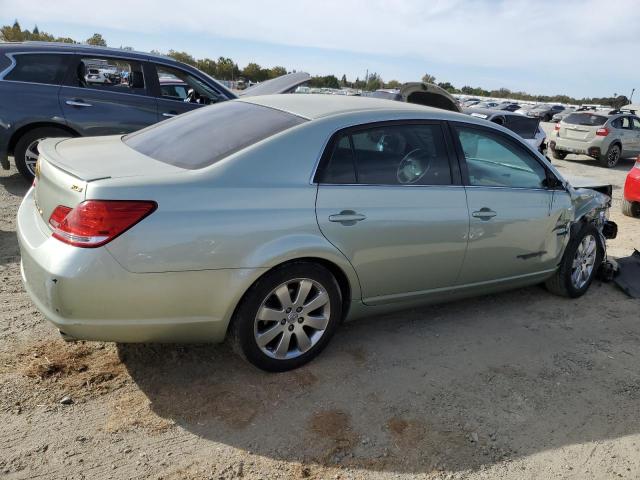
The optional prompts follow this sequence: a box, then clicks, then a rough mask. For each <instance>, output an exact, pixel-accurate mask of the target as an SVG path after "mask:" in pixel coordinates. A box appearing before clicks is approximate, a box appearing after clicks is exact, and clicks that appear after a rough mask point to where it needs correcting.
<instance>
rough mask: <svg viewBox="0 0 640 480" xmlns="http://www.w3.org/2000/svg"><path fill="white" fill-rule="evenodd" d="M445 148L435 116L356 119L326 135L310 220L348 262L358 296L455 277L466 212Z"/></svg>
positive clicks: (380, 297) (426, 288)
mask: <svg viewBox="0 0 640 480" xmlns="http://www.w3.org/2000/svg"><path fill="white" fill-rule="evenodd" d="M449 152H450V149H449V148H448V138H447V137H446V136H445V130H444V129H443V127H442V125H440V124H439V123H398V122H393V123H391V124H386V125H384V126H364V127H359V128H356V129H352V130H348V131H345V132H343V133H340V134H338V135H336V136H335V137H334V139H333V141H332V142H330V145H329V147H328V150H327V152H326V154H325V156H324V157H323V163H322V165H321V168H320V170H319V172H318V176H317V177H316V180H317V181H318V183H319V187H318V197H317V202H316V212H317V218H318V224H319V225H320V229H321V230H322V233H323V234H324V235H325V237H326V238H327V239H328V240H329V241H330V242H331V243H332V244H333V245H335V246H336V247H337V248H338V249H339V250H340V251H341V252H342V253H343V254H344V255H345V256H346V257H347V258H348V259H349V261H350V262H351V263H352V265H353V266H354V268H355V270H356V272H357V274H358V278H359V279H360V283H361V287H362V292H363V299H364V302H365V303H368V304H376V303H385V302H390V301H394V300H403V299H410V298H414V297H415V298H418V297H422V296H425V295H427V294H428V293H429V292H430V291H433V290H435V289H441V288H446V287H450V286H452V285H454V284H455V282H456V280H457V278H458V274H459V272H460V268H461V266H462V261H463V257H464V253H465V249H466V246H467V233H468V228H469V217H468V210H467V204H466V197H465V192H464V188H463V187H462V186H461V185H460V184H459V180H458V175H459V173H458V171H457V170H456V169H455V168H454V169H453V170H452V168H451V167H452V164H451V162H450V158H449ZM454 167H455V166H454Z"/></svg>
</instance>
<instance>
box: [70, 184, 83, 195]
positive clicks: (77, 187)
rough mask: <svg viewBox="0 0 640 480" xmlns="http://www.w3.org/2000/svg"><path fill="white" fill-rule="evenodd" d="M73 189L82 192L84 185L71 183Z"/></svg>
mask: <svg viewBox="0 0 640 480" xmlns="http://www.w3.org/2000/svg"><path fill="white" fill-rule="evenodd" d="M71 190H73V191H74V192H78V193H80V192H82V187H79V186H78V185H71Z"/></svg>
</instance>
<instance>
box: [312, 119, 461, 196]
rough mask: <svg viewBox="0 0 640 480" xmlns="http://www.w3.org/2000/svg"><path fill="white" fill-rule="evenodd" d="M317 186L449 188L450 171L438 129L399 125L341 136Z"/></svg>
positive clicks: (427, 126) (425, 126)
mask: <svg viewBox="0 0 640 480" xmlns="http://www.w3.org/2000/svg"><path fill="white" fill-rule="evenodd" d="M354 167H355V171H354ZM320 182H321V183H358V184H368V185H450V184H451V182H452V178H451V168H450V165H449V156H448V152H447V148H446V144H445V140H444V134H443V131H442V128H441V127H440V125H436V124H429V125H427V124H402V125H392V126H384V127H372V128H370V129H366V130H358V131H354V132H352V133H347V134H344V135H343V136H342V137H341V138H339V139H338V141H337V142H336V143H334V149H333V151H332V154H331V157H330V158H329V161H328V163H327V166H326V168H325V170H324V172H322V174H321V176H320Z"/></svg>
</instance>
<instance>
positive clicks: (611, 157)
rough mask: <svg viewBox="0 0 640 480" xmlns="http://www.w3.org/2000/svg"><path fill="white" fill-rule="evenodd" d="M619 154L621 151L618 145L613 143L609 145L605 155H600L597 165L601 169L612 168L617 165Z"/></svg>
mask: <svg viewBox="0 0 640 480" xmlns="http://www.w3.org/2000/svg"><path fill="white" fill-rule="evenodd" d="M621 154H622V149H621V148H620V145H618V144H617V143H613V144H611V145H609V148H608V149H607V153H605V154H604V155H600V158H599V159H598V163H600V166H602V167H606V168H613V167H615V166H616V165H617V164H618V161H620V155H621Z"/></svg>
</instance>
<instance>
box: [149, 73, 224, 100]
mask: <svg viewBox="0 0 640 480" xmlns="http://www.w3.org/2000/svg"><path fill="white" fill-rule="evenodd" d="M155 67H156V73H157V75H158V82H159V83H160V96H161V97H162V98H166V99H168V100H176V101H178V102H187V103H197V104H200V105H210V104H212V103H217V102H218V101H220V100H226V97H224V96H222V95H221V94H220V93H218V92H217V91H216V90H214V89H213V88H211V87H210V86H209V85H207V84H206V83H204V82H203V81H202V80H200V79H198V78H196V77H194V76H193V75H191V74H189V73H187V72H185V71H183V70H180V69H178V68H172V67H167V66H164V65H156V66H155Z"/></svg>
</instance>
